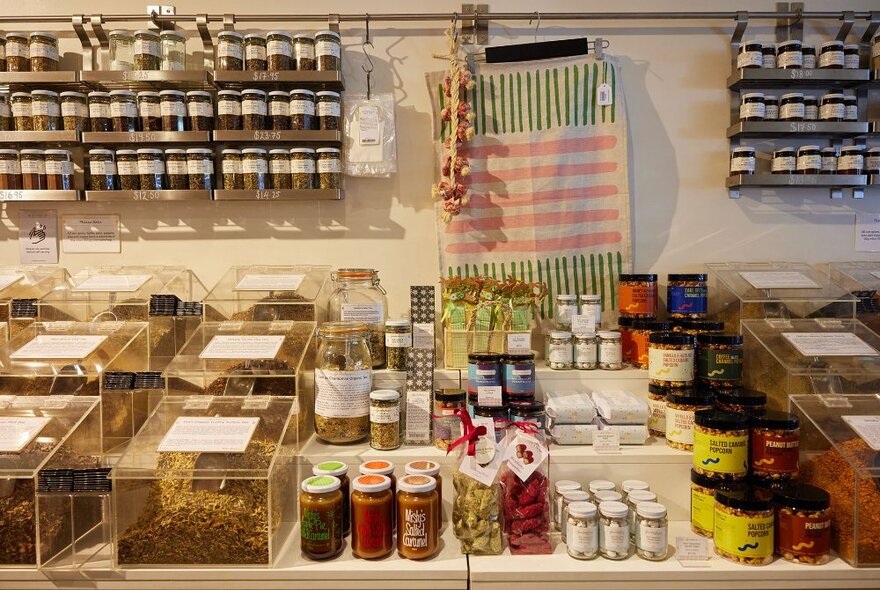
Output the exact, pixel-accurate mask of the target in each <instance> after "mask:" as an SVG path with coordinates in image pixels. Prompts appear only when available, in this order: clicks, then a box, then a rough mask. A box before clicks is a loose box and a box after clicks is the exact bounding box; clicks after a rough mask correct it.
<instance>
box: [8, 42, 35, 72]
mask: <svg viewBox="0 0 880 590" xmlns="http://www.w3.org/2000/svg"><path fill="white" fill-rule="evenodd" d="M6 71H8V72H30V71H31V50H30V41H29V40H28V36H27V35H25V34H24V33H6Z"/></svg>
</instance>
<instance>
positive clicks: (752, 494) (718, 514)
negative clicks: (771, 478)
mask: <svg viewBox="0 0 880 590" xmlns="http://www.w3.org/2000/svg"><path fill="white" fill-rule="evenodd" d="M772 498H773V495H772V494H771V493H770V492H769V491H767V490H765V489H763V488H759V487H754V486H747V487H744V488H741V489H737V490H721V489H719V490H717V491H716V492H715V532H714V535H713V538H714V541H715V553H716V554H717V555H719V556H721V557H723V558H724V559H727V560H729V561H733V562H735V563H744V564H746V565H766V564H768V563H770V562H772V561H773V504H772Z"/></svg>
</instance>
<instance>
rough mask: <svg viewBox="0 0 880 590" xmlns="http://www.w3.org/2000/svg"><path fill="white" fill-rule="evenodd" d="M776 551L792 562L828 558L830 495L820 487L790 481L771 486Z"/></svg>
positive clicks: (820, 562)
mask: <svg viewBox="0 0 880 590" xmlns="http://www.w3.org/2000/svg"><path fill="white" fill-rule="evenodd" d="M773 502H774V504H775V505H776V522H775V527H776V553H777V554H779V555H780V556H782V558H783V559H785V560H788V561H793V562H795V563H806V564H809V565H823V564H826V563H828V562H829V561H830V560H831V555H830V554H831V496H830V495H829V494H828V492H826V491H825V490H823V489H822V488H817V487H815V486H811V485H807V484H789V485H787V486H785V487H783V488H781V489H778V490H774V498H773Z"/></svg>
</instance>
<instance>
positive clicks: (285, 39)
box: [266, 31, 293, 72]
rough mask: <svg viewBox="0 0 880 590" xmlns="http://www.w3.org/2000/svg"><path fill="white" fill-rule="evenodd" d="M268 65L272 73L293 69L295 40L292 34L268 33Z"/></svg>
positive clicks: (281, 32) (282, 32)
mask: <svg viewBox="0 0 880 590" xmlns="http://www.w3.org/2000/svg"><path fill="white" fill-rule="evenodd" d="M266 63H267V65H268V69H269V71H270V72H272V71H275V72H278V71H285V70H291V69H293V40H292V39H291V37H290V33H286V32H284V31H269V32H268V33H266Z"/></svg>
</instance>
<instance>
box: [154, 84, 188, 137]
mask: <svg viewBox="0 0 880 590" xmlns="http://www.w3.org/2000/svg"><path fill="white" fill-rule="evenodd" d="M159 112H160V114H161V115H162V131H186V94H184V93H183V92H181V91H180V90H161V91H160V92H159Z"/></svg>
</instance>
